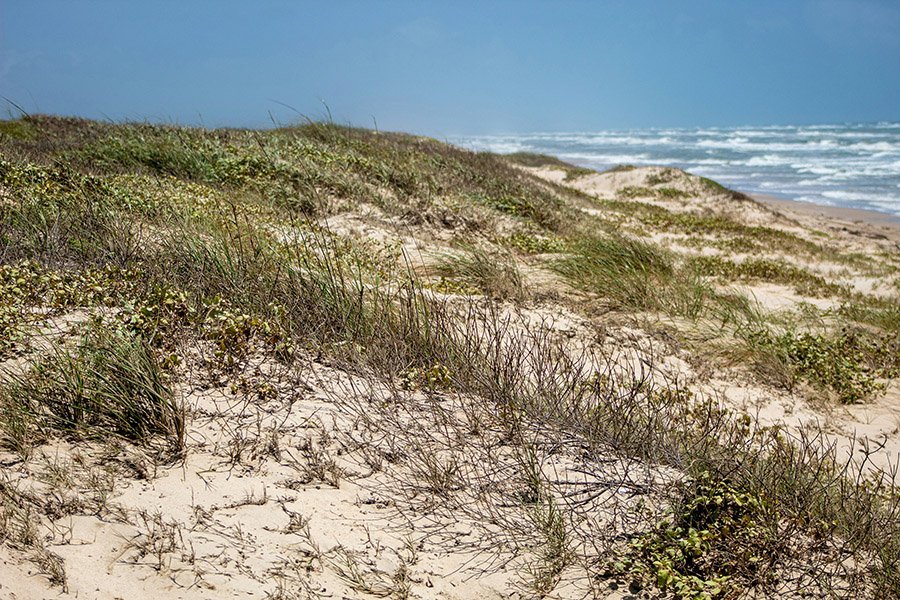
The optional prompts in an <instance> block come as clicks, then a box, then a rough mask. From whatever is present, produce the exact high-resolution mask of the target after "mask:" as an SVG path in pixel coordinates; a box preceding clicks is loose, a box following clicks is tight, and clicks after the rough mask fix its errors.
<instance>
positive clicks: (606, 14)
mask: <svg viewBox="0 0 900 600" xmlns="http://www.w3.org/2000/svg"><path fill="white" fill-rule="evenodd" d="M0 95H3V96H5V97H7V98H9V99H11V100H13V101H14V102H16V103H18V104H19V105H21V106H22V107H23V108H25V109H26V110H27V111H30V112H42V113H60V114H72V115H81V116H86V117H94V118H109V119H114V120H122V119H136V120H152V121H166V122H179V123H197V124H201V123H202V124H205V125H208V126H219V125H233V126H266V125H268V124H271V121H270V113H271V115H272V117H274V118H275V119H276V120H278V121H279V122H290V121H295V120H296V119H297V113H295V112H294V111H293V110H291V109H288V108H286V107H285V106H283V105H282V104H280V103H283V104H287V105H290V106H291V107H293V109H295V110H296V111H297V112H299V113H302V114H304V115H308V116H310V117H313V118H318V117H321V116H323V114H324V108H323V104H322V102H323V101H324V102H325V103H327V105H328V106H329V108H330V110H331V112H332V114H333V116H334V119H335V120H337V121H341V122H350V123H354V124H358V125H364V126H366V125H369V126H371V125H372V124H373V119H374V120H375V121H377V124H378V126H379V127H380V128H382V129H396V130H406V131H415V132H421V133H427V134H432V135H450V134H477V133H490V132H511V131H518V132H526V131H551V130H567V131H571V130H597V129H613V128H632V127H677V126H684V127H691V126H716V125H720V126H724V125H763V124H809V123H836V122H846V121H880V120H895V121H897V120H900V1H897V0H815V1H813V0H789V1H787V0H755V1H745V0H708V1H693V0H683V1H678V2H675V1H672V0H659V1H649V0H648V1H641V0H631V1H627V0H622V1H615V0H610V1H605V2H604V1H596V2H580V1H569V2H554V3H551V2H529V1H526V0H518V1H515V2H501V1H493V2H492V1H490V0H480V1H478V2H463V1H461V0H445V1H443V2H429V1H424V0H420V1H414V2H391V1H375V0H369V1H366V2H349V1H346V2H341V1H334V2H326V1H324V0H322V1H319V2H277V1H265V0H260V1H258V2H248V1H246V0H241V1H229V0H218V1H200V0H179V1H174V2H173V1H168V0H156V1H152V2H150V1H146V2H139V1H134V2H132V1H124V0H122V1H99V0H80V1H74V0H67V1H64V0H60V1H53V2H51V1H48V0H0Z"/></svg>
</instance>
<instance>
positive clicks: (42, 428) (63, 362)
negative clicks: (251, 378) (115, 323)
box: [0, 326, 184, 454]
mask: <svg viewBox="0 0 900 600" xmlns="http://www.w3.org/2000/svg"><path fill="white" fill-rule="evenodd" d="M0 431H2V434H3V435H2V439H3V441H4V444H5V445H7V446H10V447H13V448H15V449H16V450H18V451H21V452H26V451H27V449H28V448H29V447H30V446H31V445H33V444H34V443H35V442H37V441H40V440H43V439H46V438H47V436H48V435H51V433H52V432H62V433H65V434H72V435H77V436H89V437H93V436H99V437H101V438H103V437H105V436H108V435H109V434H115V435H117V436H121V437H123V438H125V439H128V440H133V441H144V440H151V439H152V437H153V436H160V437H162V438H163V440H164V442H165V444H166V450H167V451H169V452H174V453H176V454H177V453H179V452H180V451H181V449H182V447H183V444H184V409H183V408H182V407H181V405H180V403H179V402H178V401H177V400H176V399H175V397H174V394H173V392H172V390H171V389H170V387H169V384H168V381H167V376H166V374H165V373H164V371H163V368H162V366H161V365H160V363H159V360H158V358H157V357H156V356H155V355H154V354H153V352H152V351H151V350H150V348H149V346H148V345H147V344H146V343H145V342H143V341H142V340H141V339H140V338H136V337H133V336H131V335H129V334H127V333H125V332H120V331H111V330H108V329H106V328H103V327H99V326H98V327H95V328H92V329H90V330H88V331H87V332H86V333H85V334H84V335H83V336H82V337H81V339H80V340H79V342H78V345H77V347H75V348H67V347H65V346H64V345H63V344H55V345H54V346H53V347H52V348H51V349H50V351H49V352H48V353H47V354H46V355H45V356H43V357H41V358H39V359H36V362H34V363H33V364H32V365H31V366H30V367H29V368H28V369H27V370H26V371H24V372H22V373H11V374H9V376H8V379H7V381H5V382H4V386H3V388H2V392H0Z"/></svg>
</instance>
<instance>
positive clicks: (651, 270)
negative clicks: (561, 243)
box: [552, 235, 749, 321]
mask: <svg viewBox="0 0 900 600" xmlns="http://www.w3.org/2000/svg"><path fill="white" fill-rule="evenodd" d="M569 251H570V253H569V254H568V255H567V256H565V257H563V258H561V259H559V260H557V261H555V262H554V263H553V264H552V267H553V269H554V270H555V271H556V272H558V273H559V274H561V275H563V276H564V277H567V278H568V279H570V280H571V281H572V282H573V283H575V284H576V285H577V286H578V287H580V288H582V289H584V290H587V291H591V292H594V293H597V294H599V295H601V296H602V297H604V298H607V299H609V300H611V301H612V302H613V304H614V306H617V307H620V308H624V309H626V310H651V311H661V312H665V313H668V314H672V315H679V316H685V317H689V318H698V317H701V316H714V317H716V318H720V319H722V320H724V321H732V320H734V319H735V318H738V317H739V316H740V315H742V314H746V313H748V311H749V305H746V303H741V302H736V300H737V298H736V297H732V296H730V295H727V294H718V293H716V292H715V291H714V290H713V289H712V288H711V287H709V286H708V285H707V284H705V283H704V282H703V281H702V280H701V279H700V278H699V277H698V276H697V275H696V274H694V273H693V272H692V271H691V270H690V269H680V268H678V267H677V265H676V263H675V261H674V259H673V257H672V256H671V255H670V254H668V253H666V252H665V251H663V250H661V249H660V248H658V247H657V246H653V245H650V244H647V243H645V242H641V241H638V240H635V239H631V238H627V237H622V236H619V235H612V236H609V237H583V238H580V239H577V240H575V241H574V242H573V244H572V245H571V247H570V248H569Z"/></svg>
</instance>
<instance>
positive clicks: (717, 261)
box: [689, 256, 847, 297]
mask: <svg viewBox="0 0 900 600" xmlns="http://www.w3.org/2000/svg"><path fill="white" fill-rule="evenodd" d="M689 264H690V267H691V268H692V269H695V270H696V272H697V273H698V274H700V275H703V276H707V277H722V278H725V279H727V280H730V281H735V280H762V281H768V282H771V283H782V284H786V285H791V286H793V287H794V288H795V289H796V290H797V293H798V294H801V295H804V296H812V297H827V296H845V295H847V290H846V289H845V288H843V287H841V286H839V285H836V284H833V283H828V282H827V281H825V279H824V278H822V277H820V276H818V275H813V274H812V273H810V272H809V271H807V270H805V269H801V268H799V267H795V266H793V265H789V264H787V263H786V262H784V261H783V260H770V259H766V258H759V259H757V258H748V259H746V260H744V261H741V262H738V263H736V262H734V261H731V260H728V259H725V258H722V257H720V256H696V257H692V258H691V259H690V263H689Z"/></svg>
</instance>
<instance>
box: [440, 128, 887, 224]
mask: <svg viewBox="0 0 900 600" xmlns="http://www.w3.org/2000/svg"><path fill="white" fill-rule="evenodd" d="M449 141H450V142H452V143H455V144H457V145H460V146H463V147H466V148H470V149H473V150H490V151H492V152H501V153H510V152H539V153H542V154H551V155H553V156H557V157H559V158H560V159H562V160H565V161H567V162H571V163H574V164H576V165H580V166H584V167H590V168H592V169H597V170H603V169H608V168H610V167H614V166H616V165H623V164H630V165H639V166H641V165H664V166H671V167H678V168H680V169H684V170H686V171H690V172H691V173H696V174H697V175H703V176H704V177H709V178H711V179H714V180H716V181H718V182H720V183H722V184H724V185H727V186H728V187H731V188H734V189H737V190H740V191H742V192H747V193H751V194H753V193H757V194H767V195H771V196H776V197H780V198H787V199H791V200H802V201H806V202H814V203H816V204H826V205H831V206H841V207H851V208H865V209H869V210H877V211H881V212H886V213H890V214H893V215H898V216H900V123H874V124H871V123H869V124H844V125H812V126H771V127H722V128H702V129H701V128H698V129H635V130H622V131H598V132H593V133H531V134H505V135H481V136H453V137H451V138H449Z"/></svg>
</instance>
